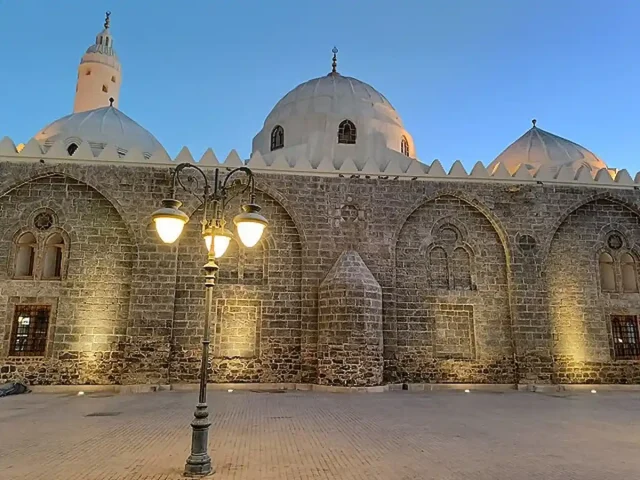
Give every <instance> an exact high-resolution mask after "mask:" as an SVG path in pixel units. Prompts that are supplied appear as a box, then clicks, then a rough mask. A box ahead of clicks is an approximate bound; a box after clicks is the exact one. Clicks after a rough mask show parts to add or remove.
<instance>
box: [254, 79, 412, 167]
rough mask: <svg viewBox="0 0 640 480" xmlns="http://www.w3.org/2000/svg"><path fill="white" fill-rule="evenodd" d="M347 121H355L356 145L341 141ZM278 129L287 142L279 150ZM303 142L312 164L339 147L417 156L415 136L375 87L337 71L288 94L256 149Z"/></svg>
mask: <svg viewBox="0 0 640 480" xmlns="http://www.w3.org/2000/svg"><path fill="white" fill-rule="evenodd" d="M345 120H348V121H350V122H352V123H353V124H354V125H355V128H356V132H357V135H356V139H355V144H351V145H338V143H339V141H338V130H339V127H340V125H341V123H342V122H344V121H345ZM278 127H280V128H282V130H283V133H284V141H283V142H281V144H280V145H276V148H273V147H274V144H273V142H272V135H273V133H274V132H275V129H276V128H278ZM301 145H306V147H307V150H306V154H307V155H308V156H309V157H310V160H311V161H312V163H314V162H313V159H314V158H315V159H317V158H322V157H325V156H328V157H330V158H334V157H335V156H336V151H337V149H341V148H342V149H344V148H345V147H346V149H347V150H350V151H351V152H352V153H353V156H359V155H358V154H363V155H369V156H370V155H372V152H375V151H376V150H380V149H381V147H386V149H391V150H395V151H397V152H402V153H405V155H407V154H408V155H407V156H409V157H412V158H415V147H414V144H413V139H412V138H411V135H410V134H409V133H408V132H407V131H406V130H405V128H404V126H403V124H402V120H401V119H400V116H399V115H398V112H396V110H395V109H394V108H393V106H392V105H391V103H390V102H389V100H387V99H386V98H385V97H384V95H382V94H381V93H380V92H378V91H377V90H376V89H375V88H373V87H372V86H371V85H368V84H366V83H365V82H362V81H360V80H358V79H356V78H352V77H345V76H342V75H340V74H339V73H337V72H331V73H329V74H328V75H325V76H322V77H319V78H314V79H313V80H309V81H307V82H304V83H302V84H300V85H298V86H297V87H296V88H294V89H293V90H291V91H290V92H289V93H287V94H286V95H285V96H284V97H283V98H282V99H281V100H280V101H279V102H278V103H277V104H276V106H275V107H274V108H273V110H272V111H271V113H269V115H268V116H267V118H266V120H265V122H264V126H263V128H262V130H261V131H260V132H259V133H258V134H257V135H256V136H255V138H254V139H253V151H254V152H255V151H260V153H261V154H263V155H265V154H268V153H270V152H271V151H272V150H275V149H277V148H290V147H299V146H301ZM356 152H357V153H356ZM342 153H344V152H342ZM347 155H349V154H348V153H347Z"/></svg>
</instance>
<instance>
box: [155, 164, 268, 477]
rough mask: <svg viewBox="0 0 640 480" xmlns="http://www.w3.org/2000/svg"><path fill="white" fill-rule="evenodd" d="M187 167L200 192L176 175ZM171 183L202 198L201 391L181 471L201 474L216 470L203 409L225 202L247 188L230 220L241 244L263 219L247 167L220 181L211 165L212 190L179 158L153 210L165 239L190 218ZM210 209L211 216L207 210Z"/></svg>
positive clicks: (225, 236)
mask: <svg viewBox="0 0 640 480" xmlns="http://www.w3.org/2000/svg"><path fill="white" fill-rule="evenodd" d="M188 170H194V171H196V172H198V173H199V174H200V176H201V177H202V179H203V181H204V188H203V192H202V193H198V191H197V190H199V186H200V185H199V183H198V182H197V181H195V182H194V179H193V178H192V177H191V178H189V180H190V181H189V182H187V185H185V183H183V182H182V180H181V178H180V175H181V174H182V173H184V172H185V171H188ZM237 173H244V174H245V175H246V178H247V182H246V184H243V183H242V182H240V183H230V182H229V179H231V178H233V177H235V175H236V174H237ZM176 183H178V184H180V186H181V187H182V188H183V189H184V190H186V191H187V192H189V193H192V194H193V195H195V196H196V197H198V198H200V199H201V200H202V205H203V207H204V215H203V219H202V236H203V238H204V241H205V244H206V246H207V260H208V261H207V263H206V265H205V266H204V270H205V282H204V285H205V302H204V308H205V312H204V335H203V338H202V359H201V360H202V361H201V364H200V396H199V399H198V404H197V405H196V410H195V413H194V419H193V421H192V422H191V428H192V435H191V454H190V455H189V458H187V462H186V465H185V468H184V474H185V475H186V476H191V477H200V476H205V475H209V474H211V473H214V472H215V468H214V467H213V466H212V464H211V457H209V453H208V444H209V426H210V425H211V422H210V421H209V412H208V409H207V369H208V366H209V343H210V342H209V313H210V311H211V304H212V302H213V287H214V285H215V283H216V274H217V272H218V268H219V267H218V265H217V264H216V261H215V259H216V258H220V257H222V256H223V255H224V253H225V251H226V250H227V247H228V246H229V243H230V242H231V239H232V238H233V234H232V233H231V232H230V231H229V230H227V229H226V228H225V220H224V210H225V208H226V207H227V205H228V202H229V201H230V200H231V199H233V198H235V197H237V196H238V195H242V194H244V193H245V192H246V191H247V190H249V203H248V204H245V205H243V206H242V210H243V211H242V213H240V214H238V215H236V217H235V218H234V219H233V223H234V224H235V225H236V230H237V232H238V236H239V237H240V241H242V243H243V245H245V246H246V247H253V246H254V245H255V244H257V243H258V242H259V241H260V237H262V233H263V232H264V229H265V227H266V226H267V224H268V222H267V219H266V218H264V217H263V216H262V215H261V214H260V213H259V212H260V207H259V206H258V205H256V190H255V180H254V177H253V172H252V171H251V170H250V169H249V168H247V167H238V168H235V169H233V170H231V171H230V172H229V173H228V174H227V175H226V177H225V178H224V180H219V169H217V168H216V169H215V176H214V183H213V191H212V188H211V185H210V183H209V180H208V179H207V175H206V174H205V172H204V171H203V170H202V169H201V168H200V167H198V166H196V165H193V164H190V163H181V164H179V165H178V166H176V168H175V170H174V171H173V173H172V178H171V197H172V198H169V199H165V200H163V201H162V208H160V209H159V210H157V211H155V212H154V213H153V216H152V218H153V221H154V223H155V226H156V231H157V232H158V235H159V236H160V239H161V240H162V241H163V242H164V243H173V242H175V241H176V240H177V239H178V237H180V234H181V233H182V230H183V228H184V226H185V224H186V223H187V222H188V221H189V217H188V216H187V214H185V213H184V212H182V211H181V210H180V206H181V205H182V203H181V202H180V201H178V200H176V199H175V198H173V197H174V196H175V190H176ZM210 209H212V214H211V216H209V215H208V212H209V211H210Z"/></svg>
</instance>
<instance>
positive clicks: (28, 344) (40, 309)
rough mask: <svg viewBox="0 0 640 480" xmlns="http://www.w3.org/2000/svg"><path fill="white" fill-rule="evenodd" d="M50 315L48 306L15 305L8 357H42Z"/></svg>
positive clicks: (45, 345)
mask: <svg viewBox="0 0 640 480" xmlns="http://www.w3.org/2000/svg"><path fill="white" fill-rule="evenodd" d="M50 315H51V307H50V306H49V305H16V309H15V314H14V318H13V329H12V335H11V347H10V349H9V355H12V356H25V357H27V356H41V355H44V352H45V350H46V347H47V332H48V331H49V316H50Z"/></svg>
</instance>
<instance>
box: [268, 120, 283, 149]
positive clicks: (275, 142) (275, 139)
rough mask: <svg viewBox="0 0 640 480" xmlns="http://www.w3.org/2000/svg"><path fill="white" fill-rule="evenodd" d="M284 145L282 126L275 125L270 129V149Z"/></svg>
mask: <svg viewBox="0 0 640 480" xmlns="http://www.w3.org/2000/svg"><path fill="white" fill-rule="evenodd" d="M283 147H284V128H282V127H281V126H280V125H276V126H275V127H274V129H273V130H271V151H273V150H277V149H279V148H283Z"/></svg>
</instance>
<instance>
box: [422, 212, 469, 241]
mask: <svg viewBox="0 0 640 480" xmlns="http://www.w3.org/2000/svg"><path fill="white" fill-rule="evenodd" d="M447 226H452V227H453V228H454V229H455V230H457V233H458V238H457V240H456V243H460V242H463V241H465V239H467V238H469V235H468V232H467V227H466V226H465V225H464V224H463V223H462V222H460V221H459V220H458V219H457V218H454V217H451V216H446V217H442V218H440V219H438V220H437V221H436V222H435V223H434V224H433V227H432V228H431V236H432V237H433V238H436V237H437V235H438V233H439V232H441V231H442V230H443V229H444V228H446V227H447Z"/></svg>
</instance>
